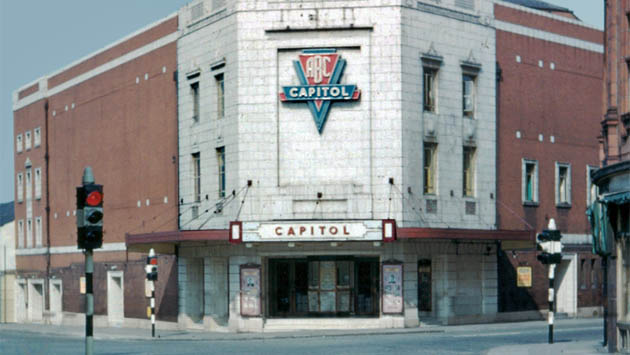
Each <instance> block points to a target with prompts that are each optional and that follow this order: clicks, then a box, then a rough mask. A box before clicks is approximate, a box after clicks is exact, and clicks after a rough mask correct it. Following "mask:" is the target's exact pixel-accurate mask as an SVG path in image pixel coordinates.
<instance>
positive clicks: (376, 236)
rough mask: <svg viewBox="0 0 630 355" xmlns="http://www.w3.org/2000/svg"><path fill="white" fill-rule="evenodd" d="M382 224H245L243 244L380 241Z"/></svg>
mask: <svg viewBox="0 0 630 355" xmlns="http://www.w3.org/2000/svg"><path fill="white" fill-rule="evenodd" d="M381 223H382V222H381V221H360V222H358V221H357V222H355V221H352V222H350V221H348V222H336V221H335V222H333V221H321V222H311V221H291V222H260V223H257V222H244V223H243V242H246V243H247V242H279V241H288V242H292V241H380V240H382V231H381Z"/></svg>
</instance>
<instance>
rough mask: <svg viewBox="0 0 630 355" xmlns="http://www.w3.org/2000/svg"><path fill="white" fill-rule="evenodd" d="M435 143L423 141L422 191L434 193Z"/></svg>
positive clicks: (429, 193)
mask: <svg viewBox="0 0 630 355" xmlns="http://www.w3.org/2000/svg"><path fill="white" fill-rule="evenodd" d="M436 152H437V144H435V143H424V189H423V190H424V193H425V194H427V195H434V194H435V181H436V179H435V177H436V165H437V164H436V159H437V154H436Z"/></svg>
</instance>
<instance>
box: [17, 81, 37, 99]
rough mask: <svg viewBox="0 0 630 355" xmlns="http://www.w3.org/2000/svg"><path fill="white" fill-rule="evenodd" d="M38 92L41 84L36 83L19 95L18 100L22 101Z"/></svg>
mask: <svg viewBox="0 0 630 355" xmlns="http://www.w3.org/2000/svg"><path fill="white" fill-rule="evenodd" d="M37 90H39V83H35V84H33V85H31V86H29V87H27V88H26V89H24V90H22V91H20V92H19V93H18V99H19V100H22V99H23V98H25V97H27V96H29V95H30V94H34V93H36V92H37Z"/></svg>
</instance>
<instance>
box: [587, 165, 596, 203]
mask: <svg viewBox="0 0 630 355" xmlns="http://www.w3.org/2000/svg"><path fill="white" fill-rule="evenodd" d="M595 170H597V167H596V166H591V165H587V166H586V206H590V205H591V204H592V203H593V202H595V200H596V199H597V192H598V191H597V185H595V184H593V180H592V179H591V177H592V176H593V173H594V172H595Z"/></svg>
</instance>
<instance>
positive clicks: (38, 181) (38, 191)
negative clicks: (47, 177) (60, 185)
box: [35, 168, 42, 200]
mask: <svg viewBox="0 0 630 355" xmlns="http://www.w3.org/2000/svg"><path fill="white" fill-rule="evenodd" d="M35 198H36V199H38V200H39V199H41V198H42V168H37V169H35Z"/></svg>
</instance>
